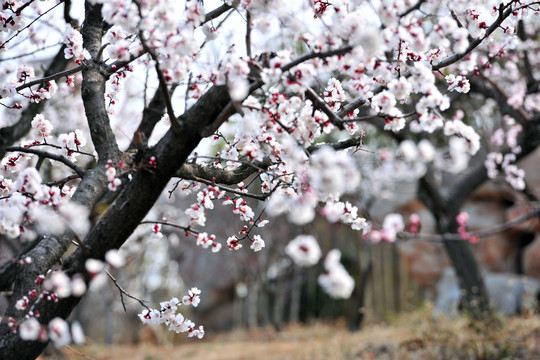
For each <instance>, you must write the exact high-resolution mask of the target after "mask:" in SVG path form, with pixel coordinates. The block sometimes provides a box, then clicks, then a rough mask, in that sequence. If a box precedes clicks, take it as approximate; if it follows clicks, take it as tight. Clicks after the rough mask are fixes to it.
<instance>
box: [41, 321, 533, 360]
mask: <svg viewBox="0 0 540 360" xmlns="http://www.w3.org/2000/svg"><path fill="white" fill-rule="evenodd" d="M63 354H64V355H65V357H66V358H67V359H69V360H72V359H73V360H74V359H77V360H79V359H85V360H88V359H93V360H113V359H129V360H169V359H171V360H172V359H204V360H248V359H263V360H265V359H268V360H300V359H310V360H322V359H324V360H328V359H332V360H333V359H361V360H372V359H383V360H384V359H396V360H397V359H400V360H401V359H427V360H429V359H460V360H461V359H486V360H487V359H524V360H525V359H526V360H530V359H540V315H535V316H528V317H514V318H505V319H503V320H502V321H501V322H500V326H495V325H490V326H484V325H482V324H475V323H474V322H472V321H471V320H468V319H456V320H452V321H434V320H433V319H431V318H430V317H429V316H423V315H422V314H418V313H415V314H409V315H404V316H401V317H400V318H398V319H396V320H395V321H393V322H392V324H391V325H370V326H366V327H365V328H364V329H363V330H361V331H358V332H354V333H351V332H349V331H347V329H346V328H345V326H341V325H339V324H333V325H329V324H321V323H316V324H312V325H294V326H289V327H287V328H286V329H284V330H283V331H281V332H276V331H274V330H272V329H257V330H251V331H250V330H242V331H240V330H237V331H232V332H229V333H225V334H218V335H212V334H208V330H207V336H206V337H205V338H204V339H203V340H198V341H197V340H194V339H184V338H183V337H182V340H181V343H179V344H176V345H165V344H164V345H157V344H149V343H145V344H140V345H113V346H108V347H106V346H103V345H98V344H90V345H86V346H84V347H69V348H65V349H63ZM44 359H47V360H49V359H52V358H45V357H41V358H40V360H44Z"/></svg>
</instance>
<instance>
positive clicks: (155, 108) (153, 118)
mask: <svg viewBox="0 0 540 360" xmlns="http://www.w3.org/2000/svg"><path fill="white" fill-rule="evenodd" d="M165 107H166V104H165V97H164V96H163V92H162V91H161V88H157V89H156V92H155V93H154V97H153V98H152V100H150V103H149V104H148V106H147V107H145V108H144V111H143V115H142V120H141V122H140V124H139V127H138V128H137V130H136V131H135V133H137V132H138V133H140V136H144V137H146V139H148V138H150V135H152V131H154V127H155V126H156V124H157V123H158V121H159V120H161V118H162V117H163V115H164V114H165V111H164V109H165ZM136 147H137V144H136V139H135V137H134V138H133V139H132V140H131V143H130V144H129V147H128V150H131V149H135V148H136Z"/></svg>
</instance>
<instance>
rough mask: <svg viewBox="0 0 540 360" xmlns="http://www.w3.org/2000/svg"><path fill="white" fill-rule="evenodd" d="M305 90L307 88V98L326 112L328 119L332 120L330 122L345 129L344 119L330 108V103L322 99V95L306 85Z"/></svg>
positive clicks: (317, 107)
mask: <svg viewBox="0 0 540 360" xmlns="http://www.w3.org/2000/svg"><path fill="white" fill-rule="evenodd" d="M304 90H305V91H304V93H305V94H306V98H308V99H309V100H311V102H312V103H313V106H315V108H316V109H319V110H321V111H322V112H323V113H325V114H326V116H328V119H329V120H330V122H331V123H332V124H334V126H336V127H337V128H338V129H340V130H343V129H344V126H343V119H342V118H340V117H339V116H338V115H337V114H336V113H335V112H334V111H332V109H330V107H329V106H328V104H326V103H325V102H324V100H323V99H321V97H320V96H319V95H318V94H317V93H316V92H315V91H314V90H313V89H312V88H311V87H309V86H306V88H305V89H304Z"/></svg>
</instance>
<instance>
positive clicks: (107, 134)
mask: <svg viewBox="0 0 540 360" xmlns="http://www.w3.org/2000/svg"><path fill="white" fill-rule="evenodd" d="M101 6H102V5H99V4H98V5H90V3H89V2H87V3H86V8H85V11H86V18H85V20H84V23H83V28H82V36H83V44H84V47H85V49H87V50H88V52H89V53H90V55H91V56H92V60H90V61H88V62H86V64H87V66H86V67H85V69H84V70H83V72H82V74H83V81H82V85H81V96H82V99H83V104H84V110H85V113H86V119H87V122H88V127H89V128H90V135H91V136H92V142H93V144H94V147H95V149H96V152H97V153H98V155H99V160H100V162H101V163H104V162H105V161H107V160H108V159H112V160H115V159H117V158H118V157H119V155H120V150H119V149H118V144H117V143H116V137H115V136H114V133H113V131H112V128H111V125H110V120H109V116H108V114H107V106H106V104H105V83H106V81H107V77H108V74H107V69H106V66H105V65H104V64H102V63H100V62H99V61H100V60H99V59H98V58H97V57H98V54H99V52H100V49H101V38H102V36H103V34H104V26H105V24H104V22H103V19H102V18H101Z"/></svg>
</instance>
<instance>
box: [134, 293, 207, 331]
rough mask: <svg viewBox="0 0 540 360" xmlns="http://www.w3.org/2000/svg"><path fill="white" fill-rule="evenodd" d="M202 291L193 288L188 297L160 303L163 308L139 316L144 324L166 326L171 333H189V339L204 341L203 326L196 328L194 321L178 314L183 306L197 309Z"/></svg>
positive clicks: (147, 311)
mask: <svg viewBox="0 0 540 360" xmlns="http://www.w3.org/2000/svg"><path fill="white" fill-rule="evenodd" d="M200 293H201V291H200V290H199V289H197V288H191V289H190V290H189V291H188V295H186V296H184V297H183V298H182V300H181V301H180V300H178V298H175V297H173V298H172V299H171V300H169V301H164V302H161V303H160V306H161V308H160V309H159V310H157V309H145V310H143V311H142V313H140V314H139V318H140V319H141V321H142V323H143V324H151V325H157V324H164V325H165V326H168V330H169V331H174V332H176V333H177V334H179V333H185V332H187V333H188V337H197V338H199V339H202V338H203V336H204V328H203V327H202V326H199V327H196V326H195V324H194V323H193V321H191V320H189V319H186V318H185V317H184V315H182V314H181V313H177V310H178V307H179V306H181V305H192V306H194V307H197V306H198V305H199V302H200V296H199V295H200Z"/></svg>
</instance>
